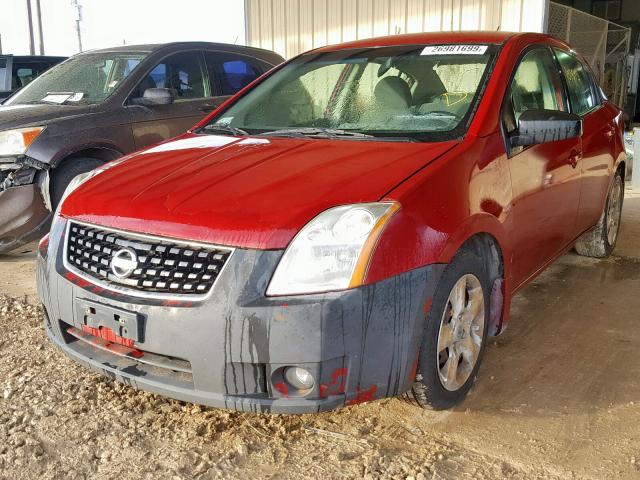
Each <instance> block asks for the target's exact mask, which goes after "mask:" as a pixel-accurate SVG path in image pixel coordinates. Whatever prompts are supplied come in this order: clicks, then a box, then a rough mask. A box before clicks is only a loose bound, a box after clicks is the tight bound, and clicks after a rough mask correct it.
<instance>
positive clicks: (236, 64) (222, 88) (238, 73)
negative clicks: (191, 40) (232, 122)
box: [204, 52, 271, 107]
mask: <svg viewBox="0 0 640 480" xmlns="http://www.w3.org/2000/svg"><path fill="white" fill-rule="evenodd" d="M204 55H205V59H206V61H207V70H208V72H209V78H210V79H211V88H212V90H214V91H215V92H217V95H218V97H217V98H216V101H215V106H216V107H217V106H218V105H220V104H221V103H222V102H224V101H225V100H226V99H227V98H229V97H230V96H232V95H234V94H235V93H237V92H238V91H239V90H241V89H243V88H244V87H246V86H247V85H249V84H250V83H251V82H253V81H254V80H255V79H256V78H258V77H259V76H260V75H262V74H263V73H264V72H266V71H268V70H270V69H271V65H269V64H267V63H265V62H262V61H260V60H258V59H255V58H251V57H248V56H246V55H242V54H239V53H231V52H205V54H204Z"/></svg>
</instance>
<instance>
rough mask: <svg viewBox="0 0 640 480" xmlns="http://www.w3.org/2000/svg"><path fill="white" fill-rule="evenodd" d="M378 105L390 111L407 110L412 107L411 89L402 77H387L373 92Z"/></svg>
mask: <svg viewBox="0 0 640 480" xmlns="http://www.w3.org/2000/svg"><path fill="white" fill-rule="evenodd" d="M373 95H374V96H375V99H376V103H377V104H378V105H380V106H382V107H386V108H390V109H406V108H409V105H411V89H410V88H409V85H408V84H407V82H405V81H404V80H403V79H401V78H400V77H385V78H383V79H381V80H380V81H379V82H378V83H377V84H376V88H375V89H374V90H373Z"/></svg>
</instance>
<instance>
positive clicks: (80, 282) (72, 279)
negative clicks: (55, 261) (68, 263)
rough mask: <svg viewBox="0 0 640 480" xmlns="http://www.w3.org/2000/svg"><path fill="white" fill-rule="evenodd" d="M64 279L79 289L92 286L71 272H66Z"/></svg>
mask: <svg viewBox="0 0 640 480" xmlns="http://www.w3.org/2000/svg"><path fill="white" fill-rule="evenodd" d="M64 278H66V279H67V280H69V281H70V282H72V283H75V284H76V285H77V286H79V287H81V288H86V287H90V286H92V285H93V284H92V283H91V282H87V281H86V280H85V279H83V278H80V277H79V276H78V275H76V274H75V273H73V272H67V273H65V274H64Z"/></svg>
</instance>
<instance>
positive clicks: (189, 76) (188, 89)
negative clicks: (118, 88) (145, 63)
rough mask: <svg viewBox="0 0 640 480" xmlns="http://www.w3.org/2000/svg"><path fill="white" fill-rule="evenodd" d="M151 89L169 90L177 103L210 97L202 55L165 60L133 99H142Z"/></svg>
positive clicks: (136, 91) (139, 85) (155, 68)
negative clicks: (146, 91)
mask: <svg viewBox="0 0 640 480" xmlns="http://www.w3.org/2000/svg"><path fill="white" fill-rule="evenodd" d="M149 88H166V89H168V90H169V91H170V92H171V94H172V96H173V98H174V101H176V102H180V101H185V100H194V99H198V98H204V97H207V96H209V91H208V90H209V89H208V86H206V85H205V74H204V66H203V62H202V55H201V54H200V52H182V53H176V54H173V55H170V56H169V57H167V58H165V59H164V60H162V61H161V62H160V63H158V64H157V65H156V66H155V67H154V68H153V69H152V70H151V71H150V72H149V73H148V74H147V75H146V76H145V78H143V79H142V81H141V82H140V83H139V84H138V86H137V87H136V90H135V91H134V93H133V94H132V98H140V97H142V96H143V95H144V92H145V90H147V89H149Z"/></svg>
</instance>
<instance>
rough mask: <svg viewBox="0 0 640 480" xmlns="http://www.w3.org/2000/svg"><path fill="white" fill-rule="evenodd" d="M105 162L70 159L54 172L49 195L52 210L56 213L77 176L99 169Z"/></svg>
mask: <svg viewBox="0 0 640 480" xmlns="http://www.w3.org/2000/svg"><path fill="white" fill-rule="evenodd" d="M103 163H104V162H102V161H101V160H98V159H97V158H89V157H84V158H70V159H68V160H65V161H64V163H63V164H62V165H60V166H59V167H57V168H55V169H54V170H53V172H52V176H51V182H50V186H49V193H50V194H51V208H52V209H53V210H54V211H55V209H56V208H58V204H59V203H60V200H61V199H62V195H64V191H65V190H66V188H67V185H69V183H70V182H71V180H73V179H74V178H75V177H76V176H77V175H80V174H82V173H87V172H89V171H91V170H93V169H94V168H97V167H99V166H100V165H102V164H103Z"/></svg>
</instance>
